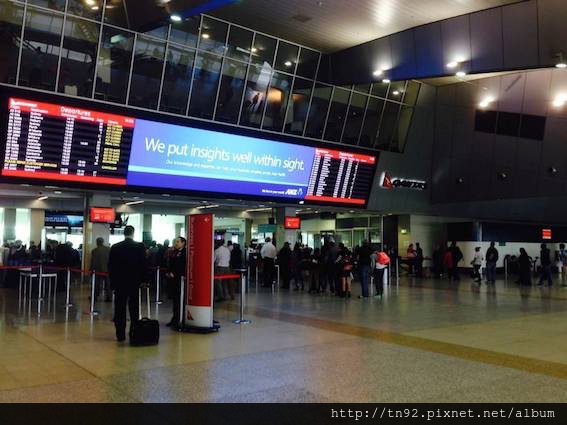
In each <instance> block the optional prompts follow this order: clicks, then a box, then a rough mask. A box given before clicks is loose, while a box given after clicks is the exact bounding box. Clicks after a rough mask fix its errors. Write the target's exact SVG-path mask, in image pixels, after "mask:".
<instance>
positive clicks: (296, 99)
mask: <svg viewBox="0 0 567 425" xmlns="http://www.w3.org/2000/svg"><path fill="white" fill-rule="evenodd" d="M312 89H313V81H311V80H304V79H303V78H296V79H295V81H294V83H293V93H292V95H291V99H290V100H289V102H288V108H287V109H288V110H287V116H286V122H285V132H286V133H290V134H297V135H302V134H303V129H304V127H305V121H306V119H307V110H308V109H309V100H310V99H311V91H312Z"/></svg>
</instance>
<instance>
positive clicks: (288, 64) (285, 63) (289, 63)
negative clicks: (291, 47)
mask: <svg viewBox="0 0 567 425" xmlns="http://www.w3.org/2000/svg"><path fill="white" fill-rule="evenodd" d="M284 65H285V66H287V67H288V68H289V67H290V66H291V65H293V63H292V62H291V61H285V62H284Z"/></svg>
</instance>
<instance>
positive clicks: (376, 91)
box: [372, 83, 390, 98]
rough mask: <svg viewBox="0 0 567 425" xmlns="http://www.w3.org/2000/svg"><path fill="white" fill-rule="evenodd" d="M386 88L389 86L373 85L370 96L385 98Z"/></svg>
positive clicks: (386, 84) (382, 84)
mask: <svg viewBox="0 0 567 425" xmlns="http://www.w3.org/2000/svg"><path fill="white" fill-rule="evenodd" d="M388 87H390V84H388V83H373V84H372V94H373V95H374V96H378V97H382V98H386V95H387V94H388Z"/></svg>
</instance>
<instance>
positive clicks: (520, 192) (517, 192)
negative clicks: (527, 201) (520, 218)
mask: <svg viewBox="0 0 567 425" xmlns="http://www.w3.org/2000/svg"><path fill="white" fill-rule="evenodd" d="M536 176H537V172H534V171H522V170H516V179H515V180H514V193H513V196H514V197H515V198H525V197H527V196H537V194H538V193H537V189H538V179H537V178H536Z"/></svg>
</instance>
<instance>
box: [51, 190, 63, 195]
mask: <svg viewBox="0 0 567 425" xmlns="http://www.w3.org/2000/svg"><path fill="white" fill-rule="evenodd" d="M53 193H55V194H56V195H61V194H62V193H63V192H61V191H60V190H54V191H53Z"/></svg>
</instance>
